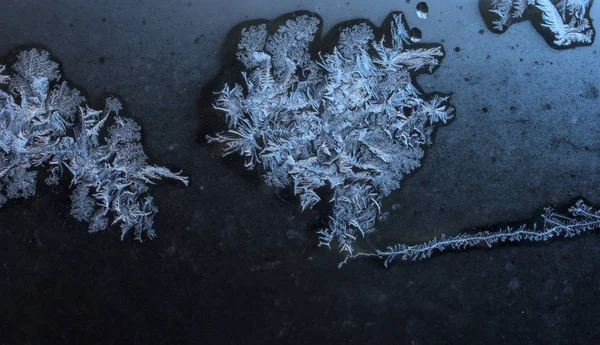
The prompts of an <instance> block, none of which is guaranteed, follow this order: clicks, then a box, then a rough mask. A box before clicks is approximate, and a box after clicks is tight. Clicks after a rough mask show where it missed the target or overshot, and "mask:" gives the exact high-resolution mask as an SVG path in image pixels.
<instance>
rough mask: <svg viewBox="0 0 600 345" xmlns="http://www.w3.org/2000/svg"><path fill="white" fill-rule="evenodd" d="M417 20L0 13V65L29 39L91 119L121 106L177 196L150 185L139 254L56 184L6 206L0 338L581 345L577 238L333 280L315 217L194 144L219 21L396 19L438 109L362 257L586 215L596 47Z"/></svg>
mask: <svg viewBox="0 0 600 345" xmlns="http://www.w3.org/2000/svg"><path fill="white" fill-rule="evenodd" d="M427 4H428V6H429V17H428V19H426V20H422V19H419V18H417V16H416V13H415V6H416V2H414V1H413V2H412V3H405V2H404V1H401V2H398V1H383V2H381V3H378V4H377V5H373V3H372V2H366V1H365V2H355V1H350V2H317V1H301V2H297V3H296V2H291V1H278V2H273V3H267V2H265V3H254V2H245V1H237V0H229V1H188V0H184V1H173V2H171V3H169V4H166V3H165V2H163V1H136V2H132V3H129V4H119V3H114V2H95V3H93V4H90V5H83V4H82V3H80V2H78V1H61V2H48V3H46V4H44V5H39V4H38V2H37V1H20V2H18V3H17V2H14V3H9V2H7V4H5V5H3V6H2V11H0V36H1V37H2V40H1V41H0V54H8V53H10V51H11V50H12V49H13V48H15V47H18V46H22V45H27V44H42V45H44V46H46V47H48V48H49V49H50V50H51V51H52V53H53V54H54V56H55V57H57V58H58V59H59V60H60V62H61V64H62V70H63V72H64V74H65V76H66V77H67V78H68V79H69V80H72V81H73V82H74V83H76V84H77V85H78V86H80V87H81V88H83V89H84V90H86V91H87V93H88V95H89V97H90V99H91V100H92V103H94V102H96V101H99V100H100V99H101V96H102V94H103V93H104V92H114V93H116V94H118V95H119V96H121V98H122V100H123V101H124V103H125V106H126V108H125V109H126V115H127V116H131V117H133V118H134V119H135V120H136V121H138V122H139V123H140V124H141V125H142V130H143V134H144V138H143V140H144V145H145V146H146V149H147V153H148V155H149V157H150V160H151V162H152V163H155V164H159V165H166V166H168V167H171V168H182V169H183V170H184V172H185V173H186V174H187V175H188V176H190V180H191V183H190V186H189V187H188V188H184V187H182V186H180V185H178V184H175V183H163V184H160V185H159V186H157V187H155V188H154V190H153V192H152V194H153V195H154V196H155V201H156V204H157V206H158V208H159V210H160V212H159V214H158V215H157V217H156V224H155V225H156V229H157V232H158V236H159V237H158V238H157V239H156V240H154V241H147V242H144V243H134V242H133V241H132V240H127V241H125V242H120V241H119V230H118V229H112V230H110V231H106V232H104V233H100V234H94V235H92V234H88V233H87V232H86V228H87V227H86V225H85V224H80V223H78V222H76V221H75V220H74V219H72V218H71V216H70V215H69V205H70V200H69V197H68V193H67V192H66V190H65V188H64V187H62V188H61V187H58V188H49V187H46V186H43V184H40V186H39V187H38V195H37V196H36V197H35V198H32V199H29V200H16V201H11V202H9V203H7V204H5V206H4V207H3V208H2V209H0V265H1V266H2V267H0V344H56V343H60V344H124V343H130V344H131V343H136V344H138V343H139V344H270V343H290V344H346V343H348V344H392V343H394V344H457V343H466V344H495V343H498V344H501V343H502V344H506V343H519V344H539V343H544V344H595V343H597V339H598V336H599V335H600V334H599V331H598V330H599V328H598V321H597V320H598V319H599V318H598V317H599V316H600V315H599V312H598V308H597V300H598V294H599V293H600V277H599V276H598V274H597V273H598V270H599V268H600V266H599V264H598V262H600V239H599V238H598V234H597V233H591V234H587V235H584V236H580V237H578V238H574V239H569V240H565V241H552V242H551V243H548V244H536V245H530V244H521V245H511V246H503V247H498V248H496V249H494V250H487V249H482V248H478V249H474V250H470V251H468V252H466V253H448V254H444V255H438V256H436V257H434V258H433V259H431V260H429V261H425V262H421V263H408V264H407V263H398V264H395V265H393V266H392V267H391V268H390V269H387V270H384V269H383V268H382V266H381V262H378V261H375V260H357V261H353V262H350V263H349V264H348V265H346V266H344V268H343V269H341V270H338V269H337V266H336V264H337V263H338V262H339V260H341V257H340V256H339V255H337V253H336V252H335V251H329V250H327V249H323V248H317V247H316V238H315V235H314V233H313V232H312V231H313V230H314V228H315V227H316V225H318V224H320V223H321V222H322V221H323V217H325V216H327V213H326V209H322V210H313V211H307V212H305V213H302V214H301V213H300V212H299V203H298V202H297V201H296V200H294V199H293V198H286V197H285V196H283V197H282V198H280V197H278V195H277V194H276V193H275V191H274V190H272V189H270V188H268V187H266V186H265V185H264V184H263V183H262V182H261V179H260V176H258V174H257V173H253V172H246V171H244V170H243V167H241V163H239V162H238V161H236V160H235V159H222V158H220V157H219V154H218V152H217V151H216V150H215V147H212V146H209V145H207V144H205V143H204V141H202V140H200V137H201V136H202V135H201V134H202V133H204V132H205V131H206V130H207V127H210V126H212V125H213V124H214V121H213V120H211V119H207V118H206V117H207V116H213V114H211V113H208V112H206V109H202V108H199V107H198V104H199V103H198V97H199V96H200V95H201V93H202V90H203V86H205V85H206V84H207V83H209V82H210V81H212V80H213V79H214V78H215V77H216V76H217V75H218V74H219V72H220V70H221V66H222V64H221V62H224V61H226V59H231V56H221V55H220V54H221V53H222V52H221V47H222V44H223V40H225V38H226V37H227V35H228V33H229V31H230V30H231V29H232V28H233V27H234V26H235V25H237V24H238V23H240V22H243V21H247V20H252V19H261V18H265V19H274V18H276V17H278V16H280V15H282V14H285V13H288V12H292V11H296V10H308V11H313V12H316V13H318V14H319V15H320V16H321V17H322V18H323V20H324V28H323V29H324V32H325V33H327V32H328V31H329V29H330V28H331V27H333V26H334V25H335V24H337V23H339V22H341V21H345V20H350V19H355V18H357V17H365V18H367V19H369V20H371V21H372V22H373V23H375V24H376V25H379V24H380V23H381V22H382V20H383V19H384V18H385V17H386V15H387V14H388V13H389V12H391V11H395V10H400V11H404V12H405V13H406V15H407V19H408V22H409V24H410V25H412V26H417V27H418V28H419V29H420V30H421V31H422V34H423V41H422V42H434V43H440V42H442V43H443V44H444V46H445V48H446V49H445V50H446V54H447V56H446V57H445V58H444V60H443V62H442V64H441V66H440V68H439V69H438V70H437V71H436V72H435V73H434V74H432V75H424V76H421V77H419V79H418V80H419V84H420V85H421V87H422V88H423V89H424V91H426V92H433V91H439V92H444V93H452V103H453V105H455V106H456V108H457V113H456V118H455V119H454V120H453V121H452V122H451V123H450V124H449V125H447V126H441V127H440V128H439V129H438V131H437V132H436V136H435V138H434V145H433V146H431V147H430V149H429V150H428V151H427V153H426V157H425V159H424V160H423V166H422V168H421V169H419V170H418V171H416V172H415V173H414V174H413V175H411V176H409V177H407V178H406V179H405V182H404V186H403V188H402V189H401V190H399V191H397V192H395V193H393V194H392V195H391V196H390V197H388V198H386V199H385V200H384V204H383V208H384V210H383V211H384V212H388V216H387V218H386V220H385V221H383V222H381V223H380V224H379V225H378V232H377V233H376V234H375V236H373V237H372V238H371V239H370V242H371V243H372V244H373V245H378V246H380V247H381V246H384V245H385V244H388V243H394V242H397V241H408V242H416V241H422V240H426V239H430V238H431V237H433V236H439V235H440V234H441V233H446V234H448V235H450V234H456V233H458V232H460V231H464V230H469V229H471V228H474V227H484V226H487V225H490V224H496V223H500V222H514V221H522V220H525V221H526V220H528V219H530V218H531V217H532V216H535V215H537V214H539V213H540V212H541V210H542V208H543V207H544V206H546V205H558V206H559V207H562V206H564V205H567V204H568V202H569V201H570V200H572V199H574V198H577V197H585V198H586V199H587V200H589V201H590V202H591V203H595V204H596V205H598V204H600V191H599V189H598V185H599V183H600V155H598V152H599V150H600V136H599V135H598V128H599V125H600V100H599V99H598V87H600V85H599V84H598V80H600V76H599V75H598V74H599V73H600V72H599V71H598V68H597V67H596V65H595V61H597V60H598V54H597V49H598V43H597V42H594V44H593V45H592V46H589V47H579V48H576V49H569V50H560V51H558V50H554V49H552V48H551V47H549V46H548V45H547V43H546V41H545V40H544V38H543V37H542V36H540V35H539V34H538V33H537V32H536V31H535V30H534V28H532V26H531V25H530V24H529V23H528V22H524V23H518V24H513V25H512V26H511V27H510V29H509V30H507V32H505V33H503V34H501V35H497V34H494V33H491V32H489V31H488V30H487V28H486V25H485V22H484V21H483V19H482V18H481V15H480V14H479V12H478V11H479V4H478V2H477V1H476V0H469V1H467V0H461V1H456V2H445V1H428V2H427ZM596 6H597V4H596V5H594V6H592V11H591V14H590V16H591V18H598V17H599V16H600V11H598V7H596ZM481 30H484V32H483V34H481V33H480V32H481ZM455 47H460V51H455V50H454V48H455ZM484 109H485V111H484ZM282 199H283V200H282Z"/></svg>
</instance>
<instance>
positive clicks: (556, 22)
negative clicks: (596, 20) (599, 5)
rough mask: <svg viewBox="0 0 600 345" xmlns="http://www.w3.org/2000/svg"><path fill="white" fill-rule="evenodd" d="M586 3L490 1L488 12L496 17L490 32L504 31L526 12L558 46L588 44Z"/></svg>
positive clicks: (583, 0)
mask: <svg viewBox="0 0 600 345" xmlns="http://www.w3.org/2000/svg"><path fill="white" fill-rule="evenodd" d="M590 6H591V1H590V0H491V7H490V12H492V13H494V14H495V16H496V18H495V19H494V20H493V21H492V24H493V26H494V29H495V30H497V31H500V32H504V31H505V30H506V29H507V28H508V27H509V26H510V25H511V24H512V23H513V22H514V21H518V20H520V19H521V18H523V16H524V14H525V12H526V11H527V10H529V11H530V12H531V16H532V18H538V19H539V20H540V21H541V26H542V27H544V28H546V29H548V30H549V31H550V32H551V33H552V36H553V37H554V39H553V43H554V44H555V45H556V46H558V47H570V46H573V45H576V44H591V43H592V40H593V36H594V29H593V28H592V26H591V23H590V21H589V19H588V18H587V14H588V11H589V8H590Z"/></svg>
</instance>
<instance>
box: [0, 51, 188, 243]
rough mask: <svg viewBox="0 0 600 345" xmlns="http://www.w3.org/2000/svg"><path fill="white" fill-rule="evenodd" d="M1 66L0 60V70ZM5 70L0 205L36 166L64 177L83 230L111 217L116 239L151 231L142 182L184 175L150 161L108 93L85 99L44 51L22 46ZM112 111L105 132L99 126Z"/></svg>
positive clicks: (32, 181) (22, 194) (26, 188)
mask: <svg viewBox="0 0 600 345" xmlns="http://www.w3.org/2000/svg"><path fill="white" fill-rule="evenodd" d="M4 70H5V67H4V66H0V72H4ZM11 72H12V73H11V74H10V75H7V74H3V73H1V74H0V82H1V83H3V84H4V87H3V88H0V207H1V206H2V204H4V202H6V200H7V199H12V198H27V197H30V196H32V195H34V194H35V186H36V179H37V175H38V169H37V167H40V166H45V167H47V168H48V178H46V183H47V184H50V185H51V184H57V183H58V182H59V180H60V179H61V178H62V177H66V176H69V177H70V179H71V187H72V195H71V201H72V205H71V214H72V215H73V217H74V218H76V219H77V220H79V221H84V222H88V223H89V231H90V232H95V231H99V230H104V229H106V228H107V227H108V224H109V219H108V218H109V215H110V214H112V215H113V216H114V217H113V220H112V224H115V223H119V225H120V227H121V238H123V237H124V236H125V235H126V234H127V233H129V232H130V231H133V232H134V234H135V238H136V239H137V240H140V241H141V240H142V236H143V235H144V234H145V235H146V236H147V237H148V238H153V237H155V236H156V235H155V231H154V229H153V218H154V215H155V214H156V212H157V209H156V207H155V206H154V203H153V200H152V197H151V196H149V195H148V193H147V191H148V184H152V183H154V182H155V181H158V180H160V179H161V178H172V179H176V180H179V181H181V182H183V183H184V184H186V185H187V178H186V177H183V176H181V175H180V174H179V173H174V172H171V171H170V170H168V169H166V168H163V167H158V166H151V165H148V163H147V157H146V155H145V153H144V150H143V148H142V145H141V143H140V127H139V125H138V124H136V123H135V122H134V121H133V120H131V119H127V118H124V117H121V116H120V115H119V112H120V111H121V103H120V102H119V101H118V100H117V99H116V98H108V99H107V100H106V106H105V108H104V109H103V110H96V109H92V108H90V107H89V106H88V105H85V98H84V97H82V96H81V94H80V93H79V91H78V90H76V89H73V88H70V87H69V86H68V84H67V83H66V82H65V81H62V82H61V81H60V78H61V76H60V73H59V70H58V64H57V63H56V62H54V61H52V60H51V59H50V58H49V54H48V52H46V51H39V50H36V49H32V50H26V51H22V52H21V53H20V54H19V55H18V57H17V60H16V62H15V63H14V64H13V65H12V68H11ZM111 116H112V117H113V118H114V120H113V121H112V122H114V124H113V125H112V126H110V127H109V128H108V135H107V136H106V137H103V138H101V137H100V132H101V131H102V129H103V128H104V127H105V126H106V124H107V122H110V121H111V120H110V119H109V118H110V117H111Z"/></svg>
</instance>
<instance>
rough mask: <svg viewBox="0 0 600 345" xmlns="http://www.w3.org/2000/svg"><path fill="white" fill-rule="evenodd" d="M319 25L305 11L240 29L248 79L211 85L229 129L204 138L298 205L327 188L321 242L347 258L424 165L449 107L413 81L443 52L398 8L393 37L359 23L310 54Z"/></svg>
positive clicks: (308, 203)
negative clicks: (415, 34) (412, 29)
mask: <svg viewBox="0 0 600 345" xmlns="http://www.w3.org/2000/svg"><path fill="white" fill-rule="evenodd" d="M318 25H319V20H318V19H317V18H316V17H312V16H308V15H301V16H298V17H296V18H294V19H290V20H288V21H287V22H286V23H285V24H284V25H282V26H280V27H279V28H278V30H277V31H276V32H275V33H273V34H272V35H269V34H268V33H267V26H266V25H264V24H263V25H258V26H252V27H250V28H247V29H245V30H244V31H243V32H242V38H241V41H240V42H239V45H238V55H237V57H238V60H239V61H240V62H241V63H242V64H243V65H244V67H245V71H244V72H242V77H243V80H244V83H243V85H240V84H235V85H233V86H230V85H225V87H224V88H223V89H222V90H221V91H219V92H217V95H218V96H217V99H216V102H215V105H214V107H215V108H216V109H217V110H219V111H221V112H222V113H223V114H224V116H225V118H226V119H227V124H228V129H227V130H226V131H224V132H220V133H217V134H216V135H214V136H212V137H208V138H207V139H208V141H209V142H216V143H220V144H222V146H223V155H229V154H233V153H238V154H240V155H242V156H243V157H244V158H245V166H246V167H247V168H248V169H256V168H259V169H261V171H263V172H264V174H263V177H264V180H265V182H266V183H267V184H268V185H271V186H274V187H277V188H286V187H288V186H292V187H293V190H294V193H295V194H296V195H298V196H299V198H300V203H301V207H302V209H303V210H305V209H307V208H311V207H313V206H314V205H315V204H317V203H318V202H320V201H321V197H320V196H319V193H318V190H319V189H320V188H322V187H328V188H330V189H331V190H332V193H333V197H332V199H331V200H329V201H330V202H332V203H333V212H332V215H331V216H330V220H329V224H328V228H326V229H323V230H321V231H320V232H319V234H320V242H319V245H321V246H327V247H330V246H331V244H332V242H334V241H335V242H336V243H337V244H338V245H339V248H340V249H341V251H343V252H345V253H346V255H353V253H354V252H353V243H354V242H355V240H356V239H357V238H358V237H364V236H365V235H366V234H368V233H370V232H372V231H373V230H374V226H375V223H376V219H377V218H378V216H379V214H380V204H381V201H382V199H383V198H384V197H385V196H387V195H389V194H390V193H391V192H392V191H394V190H396V189H398V188H399V187H400V181H401V180H402V178H403V177H404V175H406V174H408V173H410V172H411V171H412V170H414V169H415V168H417V167H418V166H419V165H420V160H421V158H422V157H423V148H422V147H423V145H426V144H429V143H430V137H431V133H432V130H433V127H434V124H436V123H439V122H442V123H446V122H447V121H448V120H449V119H451V118H452V113H453V109H452V108H451V107H450V106H449V105H448V104H447V97H443V96H439V95H435V96H433V97H430V98H426V97H424V96H423V95H422V94H421V93H420V92H419V91H418V90H417V87H416V86H415V85H414V84H413V82H412V80H411V77H412V76H414V74H416V73H418V72H421V71H429V72H432V71H433V69H434V68H435V67H436V66H437V65H438V63H439V61H440V59H441V58H442V57H443V55H444V53H443V51H442V48H441V46H431V47H427V48H416V47H413V46H412V45H411V42H410V39H409V34H408V32H407V29H406V28H407V26H406V24H405V22H404V19H403V16H402V14H395V15H394V16H393V20H392V23H391V35H390V36H391V37H389V38H390V39H389V40H386V39H385V37H384V38H382V39H381V40H379V41H376V40H375V36H374V33H373V30H372V29H371V27H370V26H369V25H367V24H358V25H355V26H352V27H348V28H345V29H342V30H341V32H340V37H339V42H338V44H337V46H336V47H335V48H334V49H333V52H331V53H321V54H319V58H318V59H312V57H311V55H310V54H309V44H310V43H311V42H312V41H313V40H314V38H315V37H314V36H315V33H316V32H317V28H318Z"/></svg>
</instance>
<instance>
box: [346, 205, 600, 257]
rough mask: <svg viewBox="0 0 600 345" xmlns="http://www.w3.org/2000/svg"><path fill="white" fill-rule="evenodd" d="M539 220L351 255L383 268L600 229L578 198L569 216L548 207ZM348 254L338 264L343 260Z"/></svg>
mask: <svg viewBox="0 0 600 345" xmlns="http://www.w3.org/2000/svg"><path fill="white" fill-rule="evenodd" d="M542 218H543V223H542V226H541V229H538V228H537V224H534V225H533V227H532V228H527V226H525V225H521V226H520V227H518V228H516V229H515V228H511V227H507V228H505V229H502V230H499V231H495V232H492V231H483V232H478V233H475V234H466V233H465V234H460V235H457V236H452V237H446V236H444V235H442V236H441V237H440V238H439V239H438V238H434V239H433V240H431V241H429V242H425V243H422V244H418V245H406V244H396V245H393V246H390V247H388V248H387V249H386V250H377V251H376V253H357V254H356V255H354V256H353V257H354V258H355V257H363V256H377V257H380V258H382V259H383V260H384V265H385V267H388V265H389V264H390V263H391V262H392V261H394V260H395V259H397V258H401V259H402V260H414V261H418V260H424V259H427V258H429V257H430V256H431V254H433V253H434V252H442V251H444V250H448V249H449V250H465V249H467V248H469V247H474V246H477V245H480V244H486V245H487V246H488V247H491V246H492V245H493V244H494V243H497V242H520V241H535V242H540V241H547V240H549V239H551V238H554V237H572V236H575V235H579V234H581V233H583V232H586V231H592V230H596V229H599V228H600V210H596V209H593V208H592V207H590V206H588V205H586V204H585V202H584V201H583V200H579V201H578V202H577V203H575V205H573V206H571V207H570V208H569V215H562V214H558V213H556V212H555V211H554V210H553V209H552V208H546V209H545V213H544V215H542ZM347 259H348V257H347V258H346V260H344V261H343V262H342V263H340V267H341V266H342V265H343V264H345V263H346V262H347Z"/></svg>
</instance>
